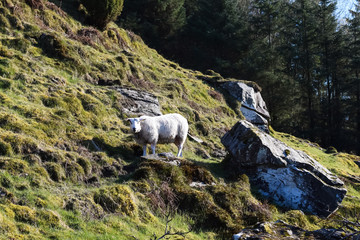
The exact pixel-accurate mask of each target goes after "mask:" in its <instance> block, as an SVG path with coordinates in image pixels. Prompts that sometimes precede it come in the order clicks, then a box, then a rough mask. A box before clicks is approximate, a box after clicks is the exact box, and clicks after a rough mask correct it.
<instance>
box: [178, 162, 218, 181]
mask: <svg viewBox="0 0 360 240" xmlns="http://www.w3.org/2000/svg"><path fill="white" fill-rule="evenodd" d="M180 168H181V170H182V172H183V174H184V176H186V178H187V179H188V182H189V183H190V182H202V183H205V184H212V183H214V182H216V181H215V178H214V177H213V176H212V175H211V173H210V172H209V171H208V170H207V169H205V168H203V167H200V166H197V165H195V164H191V163H189V162H185V163H184V164H181V166H180Z"/></svg>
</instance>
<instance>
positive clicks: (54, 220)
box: [36, 209, 61, 227]
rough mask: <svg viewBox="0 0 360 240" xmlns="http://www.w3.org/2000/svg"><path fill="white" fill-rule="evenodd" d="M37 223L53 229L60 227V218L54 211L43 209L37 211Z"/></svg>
mask: <svg viewBox="0 0 360 240" xmlns="http://www.w3.org/2000/svg"><path fill="white" fill-rule="evenodd" d="M36 217H37V223H38V224H40V225H46V226H51V227H59V226H60V223H61V221H60V217H59V216H58V215H57V214H55V213H54V212H53V211H50V210H45V209H41V210H38V211H36Z"/></svg>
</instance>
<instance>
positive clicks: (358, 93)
mask: <svg viewBox="0 0 360 240" xmlns="http://www.w3.org/2000/svg"><path fill="white" fill-rule="evenodd" d="M350 13H351V16H352V18H351V19H349V34H350V52H351V59H350V61H351V65H350V68H351V74H352V78H351V79H352V81H351V88H350V89H351V91H350V92H349V97H350V98H351V99H352V101H351V105H352V106H353V107H352V108H351V109H352V110H353V111H351V112H349V116H348V117H349V118H353V122H354V124H353V126H354V132H355V133H356V142H357V152H358V153H359V152H360V1H359V0H357V1H356V7H355V10H354V11H350Z"/></svg>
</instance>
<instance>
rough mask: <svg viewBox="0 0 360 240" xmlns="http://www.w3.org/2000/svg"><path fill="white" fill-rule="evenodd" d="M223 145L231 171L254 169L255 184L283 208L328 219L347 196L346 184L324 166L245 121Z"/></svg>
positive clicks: (253, 181) (226, 136)
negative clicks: (298, 210)
mask: <svg viewBox="0 0 360 240" xmlns="http://www.w3.org/2000/svg"><path fill="white" fill-rule="evenodd" d="M221 141H222V143H223V144H224V146H225V147H226V148H227V150H228V151H229V153H230V154H231V156H232V158H231V160H230V164H231V168H232V169H234V170H235V171H237V172H238V173H241V172H244V171H246V169H247V168H246V167H249V168H251V169H252V171H249V173H248V174H249V177H250V181H251V182H252V184H254V185H256V186H257V187H258V189H259V192H260V193H261V194H262V195H264V196H265V197H267V198H270V199H271V200H273V201H275V202H276V203H278V204H279V205H281V206H285V207H288V208H291V209H300V210H302V211H305V212H309V213H312V214H316V215H319V216H328V215H329V214H331V213H332V212H333V211H335V210H336V209H337V208H338V206H339V204H340V203H341V201H342V199H343V198H344V196H345V194H346V189H345V188H344V183H343V182H342V181H341V180H340V179H339V178H338V177H337V176H335V175H334V174H332V173H331V172H330V171H329V170H327V169H326V168H325V167H323V166H322V165H321V164H320V163H318V162H317V161H315V160H314V159H313V158H311V157H310V156H308V155H307V154H305V153H304V152H302V151H297V150H295V149H292V148H290V147H289V146H287V145H286V144H285V143H283V142H281V141H279V140H277V139H275V138H273V137H272V136H270V135H269V134H267V133H265V132H263V131H260V130H259V129H258V128H256V127H255V126H254V125H252V124H251V123H249V122H247V121H245V120H242V121H239V122H238V123H237V124H236V125H235V126H234V127H233V128H232V129H231V130H230V131H229V132H227V133H226V134H225V135H224V137H223V138H222V139H221ZM254 169H255V170H254Z"/></svg>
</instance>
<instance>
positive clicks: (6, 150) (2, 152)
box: [0, 139, 13, 156]
mask: <svg viewBox="0 0 360 240" xmlns="http://www.w3.org/2000/svg"><path fill="white" fill-rule="evenodd" d="M12 152H13V151H12V147H11V145H10V144H9V143H7V142H5V141H4V140H2V139H0V156H10V155H11V154H12Z"/></svg>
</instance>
